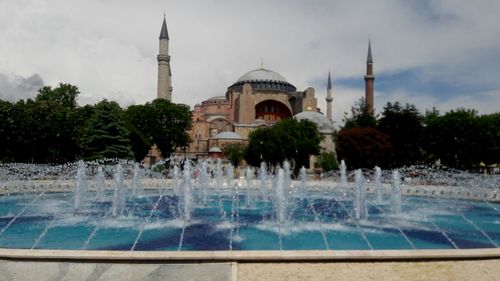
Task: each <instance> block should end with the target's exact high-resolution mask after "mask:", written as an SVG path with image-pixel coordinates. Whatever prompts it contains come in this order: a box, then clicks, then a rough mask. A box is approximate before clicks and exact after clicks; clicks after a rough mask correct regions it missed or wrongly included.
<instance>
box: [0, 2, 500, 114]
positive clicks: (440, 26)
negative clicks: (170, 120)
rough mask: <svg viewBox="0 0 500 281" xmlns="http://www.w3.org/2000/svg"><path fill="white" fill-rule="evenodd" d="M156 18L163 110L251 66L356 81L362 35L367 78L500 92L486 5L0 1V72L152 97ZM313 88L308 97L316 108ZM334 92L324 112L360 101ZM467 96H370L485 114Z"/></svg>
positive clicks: (106, 93) (492, 6)
mask: <svg viewBox="0 0 500 281" xmlns="http://www.w3.org/2000/svg"><path fill="white" fill-rule="evenodd" d="M163 11H166V14H167V24H168V28H169V35H170V38H171V41H170V45H171V49H170V55H171V57H172V61H171V64H172V71H173V87H174V93H173V100H174V102H182V103H187V104H190V105H193V104H195V103H197V102H200V101H201V100H203V99H206V98H209V97H211V96H215V95H221V94H224V93H225V91H226V88H227V87H228V86H229V85H230V84H232V83H233V82H234V81H235V80H236V79H238V78H239V76H240V75H242V74H243V73H244V72H246V71H249V70H251V69H253V68H257V67H258V66H259V63H260V60H261V58H263V59H264V64H265V66H266V67H268V68H270V69H273V70H275V71H278V72H280V73H281V74H282V75H284V76H285V77H286V78H287V79H288V80H289V81H290V82H291V83H292V84H294V85H295V86H297V88H298V89H305V88H306V87H308V86H309V84H308V81H314V80H317V78H318V77H321V78H322V77H325V76H326V73H327V71H328V70H332V71H333V72H334V80H335V79H339V78H352V77H359V78H360V79H362V75H363V74H364V73H363V72H364V63H365V59H366V47H367V46H366V45H367V39H368V38H369V37H371V38H372V42H373V51H374V59H375V71H376V73H377V74H379V73H383V72H397V71H400V70H405V69H409V68H421V69H426V71H428V72H427V73H426V75H430V76H432V77H435V78H437V79H442V80H443V81H449V82H450V83H458V82H460V83H468V84H474V83H476V84H480V85H484V84H488V85H490V86H491V87H493V88H497V89H500V82H499V79H497V77H496V76H497V74H496V73H497V72H496V71H493V70H496V68H497V66H496V63H494V62H496V61H498V59H499V57H500V53H499V52H498V51H495V50H498V46H500V25H498V22H497V17H498V14H500V2H498V1H494V0H491V1H488V0H485V1H481V2H474V1H465V0H461V1H454V0H443V1H412V2H409V1H394V0H386V1H347V0H346V1H327V0H318V1H298V0H292V1H277V0H271V1H264V0H256V1H229V0H219V1H215V0H206V1H201V0H200V1H173V0H172V1H153V0H151V1H131V0H128V1H127V0H121V1H118V0H110V1H101V0H88V1H63V0H3V1H1V2H0V41H1V42H2V44H0V54H1V55H0V73H15V74H16V75H20V76H22V77H29V76H31V75H33V74H38V75H40V76H41V77H42V78H43V80H44V81H45V82H46V83H47V84H49V85H57V83H59V82H68V83H72V84H75V85H77V86H79V87H80V89H81V92H82V96H81V97H80V102H95V101H98V100H101V99H102V98H108V99H117V100H118V101H119V102H120V103H121V104H122V105H127V104H130V103H143V102H146V101H149V100H152V99H154V98H155V97H156V75H157V73H156V71H157V65H156V54H157V51H158V35H159V32H160V27H161V21H162V15H163ZM492 55H493V56H497V57H493V58H492V57H488V56H492ZM377 82H378V81H377ZM404 86H405V85H401V88H402V89H403V91H404ZM481 91H483V90H481ZM323 92H325V89H320V88H317V89H316V93H317V96H318V99H319V100H320V104H321V103H324V102H323V101H322V100H323V99H324V96H323ZM320 93H321V94H322V95H321V96H320V95H319V94H320ZM493 93H496V94H497V93H498V91H496V92H493ZM335 95H336V96H335V97H334V98H335V99H336V101H334V104H335V105H334V114H335V113H338V112H340V111H341V112H343V111H349V109H350V105H351V104H352V102H353V101H355V100H357V99H358V98H359V97H361V96H362V95H363V93H362V92H361V91H360V90H355V89H349V88H343V89H342V88H338V89H337V88H336V89H335ZM478 96H481V97H482V96H485V97H486V96H487V94H482V93H471V94H470V97H469V98H466V97H462V98H463V99H460V98H454V99H449V100H447V101H437V100H439V99H436V100H434V99H433V98H432V97H426V96H424V97H415V96H413V95H412V94H401V93H399V94H398V93H390V94H385V93H378V92H377V94H376V99H377V102H381V103H382V104H384V103H385V102H386V101H385V100H383V99H384V98H386V97H387V98H389V97H399V98H401V99H407V100H401V102H412V101H415V103H418V104H417V105H418V106H419V108H422V107H423V108H426V106H427V105H433V104H436V103H435V102H436V101H437V104H439V105H441V106H443V110H444V108H446V106H447V104H452V103H455V104H458V103H460V102H467V103H469V104H471V105H473V106H474V107H476V108H477V109H479V110H480V111H490V110H491V107H492V105H491V104H490V103H489V101H491V100H488V99H487V98H484V99H483V98H481V99H480V98H476V97H478ZM493 99H495V94H493ZM493 110H496V109H493ZM323 111H325V108H324V106H323ZM336 118H338V117H336Z"/></svg>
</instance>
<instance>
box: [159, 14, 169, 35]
mask: <svg viewBox="0 0 500 281" xmlns="http://www.w3.org/2000/svg"><path fill="white" fill-rule="evenodd" d="M160 39H167V40H169V38H168V29H167V19H166V16H165V14H163V24H162V25H161V31H160Z"/></svg>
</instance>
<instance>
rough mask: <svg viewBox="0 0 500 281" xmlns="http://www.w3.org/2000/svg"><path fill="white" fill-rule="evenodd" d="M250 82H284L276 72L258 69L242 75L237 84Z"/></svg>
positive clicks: (283, 78)
mask: <svg viewBox="0 0 500 281" xmlns="http://www.w3.org/2000/svg"><path fill="white" fill-rule="evenodd" d="M250 81H276V82H285V83H288V81H286V79H285V77H283V76H281V74H279V73H278V72H275V71H272V70H269V69H265V68H260V69H256V70H252V71H249V72H247V73H245V74H243V75H242V76H241V77H240V79H238V81H237V82H250Z"/></svg>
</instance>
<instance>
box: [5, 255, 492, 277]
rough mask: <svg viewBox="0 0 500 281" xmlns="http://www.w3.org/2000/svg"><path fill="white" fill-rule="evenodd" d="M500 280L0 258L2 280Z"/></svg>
mask: <svg viewBox="0 0 500 281" xmlns="http://www.w3.org/2000/svg"><path fill="white" fill-rule="evenodd" d="M17 280H20V281H24V280H27V281H28V280H29V281H32V280H40V281H56V280H57V281H63V280H71V281H73V280H74V281H79V280H82V281H83V280H85V281H95V280H119V281H126V280H154V281H156V280H158V281H159V280H174V281H176V280H197V281H198V280H200V281H203V280H207V281H212V280H213V281H285V280H286V281H295V280H297V281H298V280H307V281H323V280H356V281H363V280H389V281H392V280H405V281H406V280H422V281H423V280H425V281H427V280H439V281H442V280H444V281H446V280H473V281H479V280H481V281H483V280H484V281H488V280H492V281H493V280H494V281H496V280H500V259H491V260H454V261H433V262H425V261H417V262H404V261H403V262H377V263H375V262H324V263H296V262H295V263H294V262H291V263H170V264H159V263H157V264H151V263H120V262H118V263H109V262H103V263H99V262H91V261H83V262H60V261H18V260H0V281H17Z"/></svg>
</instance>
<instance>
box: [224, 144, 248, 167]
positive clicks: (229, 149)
mask: <svg viewBox="0 0 500 281" xmlns="http://www.w3.org/2000/svg"><path fill="white" fill-rule="evenodd" d="M245 148H246V147H245V145H244V144H241V143H230V144H227V145H226V146H224V148H223V149H222V153H223V154H224V156H225V157H226V158H227V159H229V161H231V164H232V165H233V166H234V167H237V166H238V165H239V163H240V162H241V160H243V156H244V155H245Z"/></svg>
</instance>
